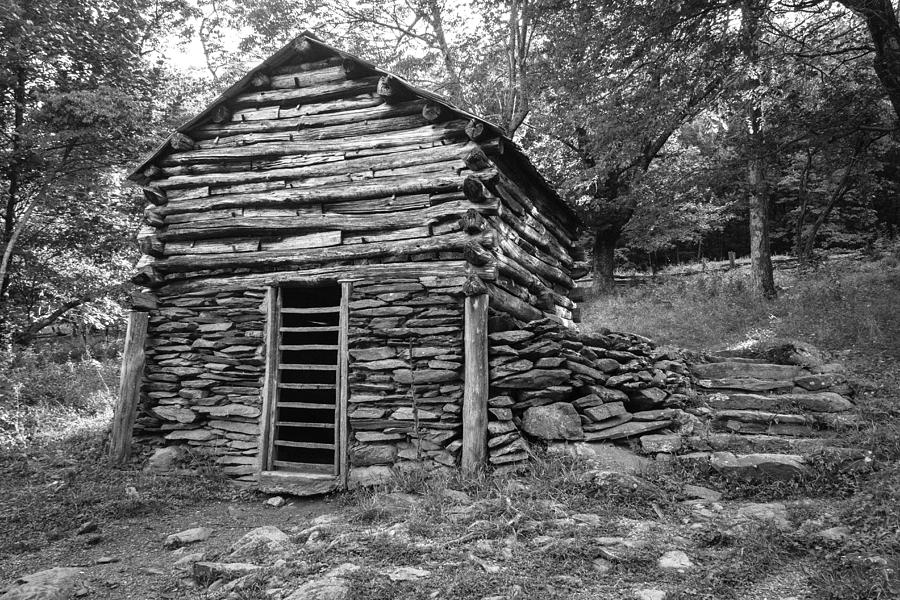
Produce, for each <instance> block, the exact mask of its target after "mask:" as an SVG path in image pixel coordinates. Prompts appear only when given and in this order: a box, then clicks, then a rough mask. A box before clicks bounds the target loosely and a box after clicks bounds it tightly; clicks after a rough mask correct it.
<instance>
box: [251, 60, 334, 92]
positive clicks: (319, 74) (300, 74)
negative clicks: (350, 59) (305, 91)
mask: <svg viewBox="0 0 900 600" xmlns="http://www.w3.org/2000/svg"><path fill="white" fill-rule="evenodd" d="M346 79H347V74H346V72H345V71H344V67H343V66H341V65H334V66H327V67H323V68H321V69H313V70H310V69H292V70H291V71H288V72H286V73H278V74H275V75H272V76H270V77H269V87H271V88H272V89H279V88H299V87H304V86H312V85H318V84H322V83H331V82H335V81H345V80H346Z"/></svg>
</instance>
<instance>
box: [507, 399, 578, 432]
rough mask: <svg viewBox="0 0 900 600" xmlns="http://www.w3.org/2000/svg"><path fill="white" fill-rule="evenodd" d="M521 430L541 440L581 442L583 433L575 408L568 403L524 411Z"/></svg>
mask: <svg viewBox="0 0 900 600" xmlns="http://www.w3.org/2000/svg"><path fill="white" fill-rule="evenodd" d="M522 429H523V430H524V431H525V432H526V433H528V434H529V435H533V436H534V437H537V438H540V439H543V440H581V439H584V431H583V430H582V428H581V418H580V417H579V416H578V412H577V411H576V410H575V407H574V406H572V405H571V404H570V403H568V402H556V403H554V404H549V405H547V406H533V407H531V408H529V409H528V410H526V411H525V415H524V417H523V418H522Z"/></svg>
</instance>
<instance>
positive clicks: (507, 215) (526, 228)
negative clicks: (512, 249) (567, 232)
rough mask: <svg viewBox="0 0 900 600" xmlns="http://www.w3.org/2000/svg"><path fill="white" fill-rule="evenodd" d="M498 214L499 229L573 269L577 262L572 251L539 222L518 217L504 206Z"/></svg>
mask: <svg viewBox="0 0 900 600" xmlns="http://www.w3.org/2000/svg"><path fill="white" fill-rule="evenodd" d="M498 214H499V215H500V221H499V222H498V227H499V228H500V229H501V230H502V231H504V232H508V233H509V235H518V236H519V237H520V238H522V239H523V240H527V241H528V242H530V243H531V244H533V245H534V246H536V247H538V248H541V249H542V250H543V251H544V252H546V253H547V254H549V255H550V256H552V257H553V258H555V259H556V260H558V261H559V262H560V263H562V264H563V265H565V266H566V268H572V265H574V263H575V261H574V259H573V258H572V256H571V253H570V251H569V250H568V249H566V248H565V247H564V246H563V245H562V244H561V243H559V241H558V240H557V239H556V237H555V236H553V235H552V234H551V233H549V232H548V231H547V230H546V229H545V228H544V226H543V225H541V224H540V223H539V222H538V221H536V220H534V219H531V218H530V217H527V216H525V215H523V216H519V215H516V214H515V213H513V212H512V211H510V210H506V206H505V205H502V204H501V208H500V211H499V213H498ZM513 232H515V234H514V233H513Z"/></svg>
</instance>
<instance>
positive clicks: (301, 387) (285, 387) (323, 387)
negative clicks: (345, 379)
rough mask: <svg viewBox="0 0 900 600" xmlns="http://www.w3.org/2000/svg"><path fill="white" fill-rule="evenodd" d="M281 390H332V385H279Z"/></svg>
mask: <svg viewBox="0 0 900 600" xmlns="http://www.w3.org/2000/svg"><path fill="white" fill-rule="evenodd" d="M278 387H279V388H281V389H283V390H333V389H334V384H333V383H279V384H278Z"/></svg>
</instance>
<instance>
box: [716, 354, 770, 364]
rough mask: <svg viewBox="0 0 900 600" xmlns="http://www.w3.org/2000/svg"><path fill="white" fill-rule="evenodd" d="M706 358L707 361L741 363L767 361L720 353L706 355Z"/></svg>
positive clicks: (764, 362) (761, 362)
mask: <svg viewBox="0 0 900 600" xmlns="http://www.w3.org/2000/svg"><path fill="white" fill-rule="evenodd" d="M706 360H708V361H709V362H717V363H719V362H734V363H743V364H745V365H759V364H766V363H768V362H769V361H768V360H766V359H765V358H744V357H742V356H723V355H721V354H714V355H712V356H707V357H706Z"/></svg>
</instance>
